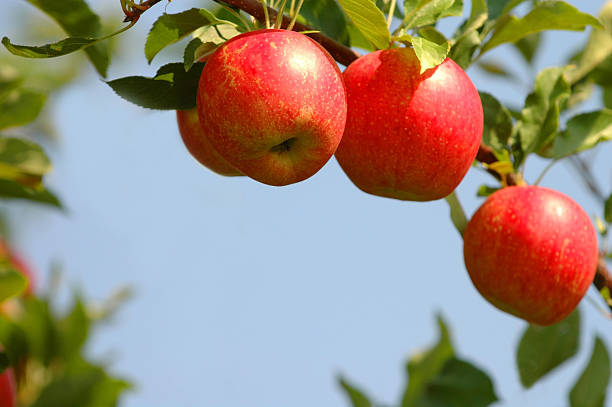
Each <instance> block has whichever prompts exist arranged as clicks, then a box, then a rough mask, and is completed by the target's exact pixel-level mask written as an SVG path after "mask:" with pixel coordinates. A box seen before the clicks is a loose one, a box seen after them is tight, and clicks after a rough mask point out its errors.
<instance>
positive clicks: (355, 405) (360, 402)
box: [338, 377, 372, 407]
mask: <svg viewBox="0 0 612 407" xmlns="http://www.w3.org/2000/svg"><path fill="white" fill-rule="evenodd" d="M338 382H339V383H340V386H341V387H342V389H343V390H344V392H345V393H346V395H347V396H348V398H349V400H350V401H351V406H352V407H371V406H372V402H371V401H370V400H369V399H368V397H367V396H366V395H365V394H364V393H363V392H362V391H361V390H359V389H357V388H356V387H355V386H353V385H352V384H350V383H349V382H348V381H346V380H345V379H344V378H342V377H340V378H339V379H338Z"/></svg>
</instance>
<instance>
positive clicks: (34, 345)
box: [16, 297, 58, 365]
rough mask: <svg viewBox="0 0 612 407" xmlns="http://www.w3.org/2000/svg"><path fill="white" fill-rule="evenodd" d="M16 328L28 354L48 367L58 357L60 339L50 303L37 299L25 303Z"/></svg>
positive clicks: (32, 298) (25, 300) (26, 300)
mask: <svg viewBox="0 0 612 407" xmlns="http://www.w3.org/2000/svg"><path fill="white" fill-rule="evenodd" d="M18 323H19V325H18V327H17V328H16V330H17V331H20V332H19V336H22V338H21V341H22V342H24V343H25V347H26V350H27V353H28V354H30V355H31V356H33V357H34V358H36V359H38V360H39V361H40V362H41V363H43V364H44V365H48V364H49V363H50V362H51V361H52V360H53V358H55V357H56V356H58V337H57V331H56V329H55V321H54V318H53V315H52V314H51V310H50V308H49V303H48V302H46V301H43V300H42V299H40V298H37V297H27V298H24V301H23V315H22V317H21V318H20V319H19V321H18Z"/></svg>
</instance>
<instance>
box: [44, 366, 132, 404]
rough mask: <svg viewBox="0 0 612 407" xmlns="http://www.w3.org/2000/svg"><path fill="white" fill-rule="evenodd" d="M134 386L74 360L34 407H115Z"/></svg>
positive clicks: (49, 386) (48, 387)
mask: <svg viewBox="0 0 612 407" xmlns="http://www.w3.org/2000/svg"><path fill="white" fill-rule="evenodd" d="M129 388H131V385H130V384H129V383H128V382H126V381H123V380H120V379H116V378H113V377H110V376H109V375H108V374H107V373H106V372H105V371H104V369H103V368H101V367H99V366H95V365H92V364H90V363H88V362H86V361H84V360H78V359H77V360H74V361H72V362H71V363H70V364H69V365H68V366H67V367H66V369H64V371H63V374H61V375H57V376H55V377H54V378H53V380H52V381H51V382H50V383H49V384H48V385H47V386H46V387H44V388H43V390H42V392H41V393H40V396H39V397H38V399H37V400H36V401H35V402H34V403H33V404H32V407H57V406H79V407H115V406H116V405H117V403H118V400H119V397H120V395H121V394H122V393H123V392H124V391H125V390H127V389H129Z"/></svg>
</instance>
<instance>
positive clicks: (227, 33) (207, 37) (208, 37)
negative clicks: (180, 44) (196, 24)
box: [183, 24, 240, 71]
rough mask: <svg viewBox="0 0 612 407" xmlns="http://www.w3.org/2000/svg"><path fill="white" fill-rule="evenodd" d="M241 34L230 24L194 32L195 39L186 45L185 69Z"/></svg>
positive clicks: (188, 68)
mask: <svg viewBox="0 0 612 407" xmlns="http://www.w3.org/2000/svg"><path fill="white" fill-rule="evenodd" d="M239 34H240V31H238V30H237V29H236V27H234V26H233V25H229V24H220V25H214V26H208V27H203V28H201V29H198V30H196V31H195V32H194V34H193V36H194V38H193V40H191V41H190V42H189V44H187V46H186V47H185V52H184V55H183V58H184V62H185V70H186V71H188V70H190V69H191V67H192V66H193V64H194V63H195V62H196V61H197V60H199V59H200V58H201V57H202V56H203V55H206V54H208V53H210V52H212V51H214V50H215V49H216V48H217V47H218V46H219V45H221V44H223V43H224V42H225V41H227V40H229V39H230V38H233V37H235V36H237V35H239Z"/></svg>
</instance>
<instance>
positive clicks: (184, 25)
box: [145, 8, 235, 63]
mask: <svg viewBox="0 0 612 407" xmlns="http://www.w3.org/2000/svg"><path fill="white" fill-rule="evenodd" d="M209 24H225V25H231V26H235V24H234V23H232V22H229V21H225V20H221V19H219V18H217V17H216V16H215V15H214V14H212V13H211V12H210V11H208V10H206V9H197V8H192V9H190V10H186V11H183V12H181V13H178V14H163V15H162V16H161V17H159V18H158V19H157V21H155V23H154V24H153V28H151V31H150V32H149V35H148V36H147V41H146V43H145V56H146V57H147V61H149V63H151V61H152V60H153V58H154V57H155V55H157V53H158V52H159V51H161V50H162V49H164V48H165V47H167V46H168V45H170V44H174V43H175V42H177V41H179V40H181V39H182V38H185V37H186V36H187V35H189V34H191V33H192V32H193V31H195V30H196V29H198V28H200V27H202V26H206V25H209Z"/></svg>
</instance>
